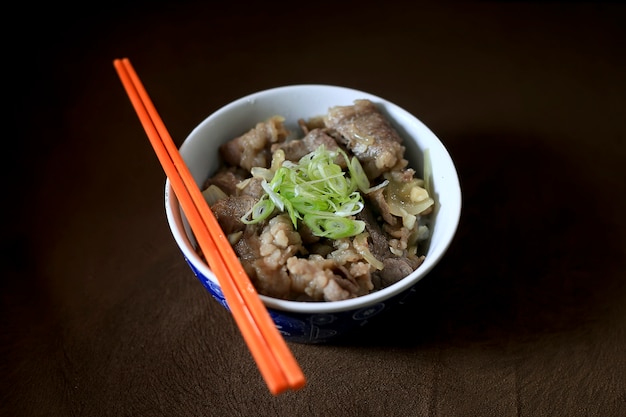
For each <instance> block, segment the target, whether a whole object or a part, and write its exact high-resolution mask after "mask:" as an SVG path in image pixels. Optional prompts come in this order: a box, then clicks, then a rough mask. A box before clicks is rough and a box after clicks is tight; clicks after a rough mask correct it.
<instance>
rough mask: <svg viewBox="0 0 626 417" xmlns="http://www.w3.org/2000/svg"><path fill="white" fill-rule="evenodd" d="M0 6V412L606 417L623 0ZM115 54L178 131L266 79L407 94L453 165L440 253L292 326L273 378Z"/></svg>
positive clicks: (617, 237) (618, 314) (619, 242)
mask: <svg viewBox="0 0 626 417" xmlns="http://www.w3.org/2000/svg"><path fill="white" fill-rule="evenodd" d="M3 17H4V19H3V20H4V25H3V33H4V35H3V43H4V48H3V52H4V58H3V62H4V65H3V67H4V74H5V75H4V80H3V81H4V82H3V85H4V91H5V92H6V93H5V95H4V98H5V103H4V109H5V110H4V112H5V117H4V118H3V119H4V120H5V130H4V135H3V136H4V137H3V144H4V148H3V149H4V150H3V152H2V155H3V156H4V161H3V162H4V163H3V164H1V165H2V171H1V172H2V176H3V179H4V181H3V194H4V199H3V204H2V206H3V207H2V219H3V226H2V232H1V236H2V251H1V253H2V258H1V259H0V260H1V261H2V271H3V272H2V275H1V276H2V279H1V282H0V326H1V327H0V332H1V333H0V338H1V339H0V342H1V345H0V415H2V416H5V415H6V416H50V415H53V416H104V415H111V416H126V415H128V416H130V415H132V416H161V415H163V416H200V415H203V416H207V415H216V416H217V415H220V416H221V415H242V416H244V415H245V416H248V415H263V416H266V415H278V416H296V415H297V416H301V415H302V416H304V415H307V416H308V415H311V416H334V415H337V416H346V417H347V416H359V417H362V416H380V415H398V416H405V415H406V416H408V415H412V416H413V415H414V416H470V415H471V416H554V415H564V416H618V415H623V409H624V406H625V405H626V385H625V382H624V375H626V362H625V356H624V351H625V350H626V285H625V278H626V273H625V272H626V262H625V255H626V221H625V220H624V213H625V210H626V197H625V193H624V190H625V189H626V188H625V183H626V181H625V180H626V175H625V174H626V168H625V163H624V161H625V160H626V159H625V158H626V111H625V110H626V78H625V74H626V54H625V52H624V51H626V7H624V6H623V5H622V4H621V3H619V2H526V3H524V2H497V1H491V2H459V3H453V2H413V3H409V2H396V1H385V2H376V3H374V2H356V1H347V2H328V1H321V2H315V3H306V2H293V3H291V4H290V3H287V4H283V3H282V2H277V3H272V2H263V3H260V2H255V3H251V2H248V3H246V2H210V1H205V2H192V1H180V2H166V1H157V2H147V1H145V2H139V1H132V2H128V3H126V4H121V2H106V3H105V2H96V3H93V2H91V3H86V2H85V3H74V4H73V5H67V4H64V3H53V4H48V5H40V4H37V3H21V4H20V5H17V6H15V7H14V9H13V11H8V9H7V10H6V11H5V13H4V14H3ZM121 57H128V58H130V59H131V61H132V63H133V65H134V67H135V69H136V70H137V72H138V74H139V76H140V77H141V78H142V80H143V82H144V84H145V86H146V88H147V90H148V92H149V93H150V95H151V97H152V99H153V101H154V102H155V104H156V106H157V108H158V109H159V112H160V114H161V116H162V117H163V120H164V122H165V123H166V125H167V126H168V128H169V130H170V133H171V134H172V136H173V138H174V139H175V141H176V142H177V143H179V144H180V143H182V141H183V140H184V138H185V137H186V135H187V134H188V133H189V132H190V131H191V129H192V128H193V127H194V126H195V125H196V124H198V123H199V122H200V121H201V120H202V119H204V118H205V117H206V116H208V115H209V114H210V113H211V112H213V111H215V110H216V109H218V108H219V107H221V106H223V105H225V104H227V103H228V102H230V101H232V100H234V99H236V98H238V97H240V96H242V95H246V94H249V93H252V92H255V91H258V90H262V89H266V88H271V87H276V86H280V85H287V84H299V83H327V84H337V85H343V86H347V87H353V88H357V89H361V90H365V91H368V92H371V93H373V94H376V95H379V96H383V97H385V98H387V99H389V100H391V101H393V102H395V103H396V104H399V105H400V106H402V107H404V108H406V109H407V110H409V111H411V112H412V113H414V114H415V115H416V116H417V117H418V118H420V119H421V120H422V121H423V122H424V123H426V124H427V125H428V126H429V127H430V128H431V129H432V130H433V131H434V132H435V133H436V134H437V135H438V136H439V137H440V138H441V139H442V141H443V142H444V144H445V145H446V147H447V148H448V149H449V151H450V153H451V154H452V156H453V158H454V160H455V162H456V163H457V168H458V170H459V175H460V178H461V186H462V191H463V196H464V197H463V205H464V207H463V216H462V219H461V225H460V227H459V231H458V234H457V237H456V239H455V241H454V243H453V245H452V247H451V248H450V250H449V252H448V254H447V256H446V258H445V259H444V260H443V261H442V262H441V264H440V265H439V266H438V267H437V268H435V270H433V271H432V273H430V274H429V275H428V276H427V277H426V278H425V279H424V280H423V281H422V282H421V283H420V285H419V286H418V289H419V291H418V293H417V294H416V296H415V297H414V299H413V302H412V303H411V304H408V305H405V306H403V307H402V308H400V309H399V310H396V311H392V312H390V313H389V315H387V316H385V317H384V318H383V319H382V320H380V321H377V322H373V323H371V325H370V327H369V328H366V329H364V330H363V331H360V332H357V333H355V334H353V335H351V336H350V337H348V338H346V339H345V340H342V341H339V342H337V343H334V344H332V345H325V346H308V345H291V346H290V347H291V348H292V351H293V352H294V355H295V356H296V358H297V359H298V361H299V363H300V364H301V366H302V368H303V371H304V373H305V375H306V376H307V379H308V384H307V386H306V387H305V388H303V389H302V390H300V391H297V392H289V393H286V394H283V395H281V396H279V397H272V396H271V395H270V394H269V392H268V391H267V388H266V387H265V386H264V384H263V381H262V379H261V377H260V374H259V373H258V370H257V368H256V366H255V364H254V362H253V361H252V359H251V357H250V355H249V353H248V351H247V349H246V346H245V344H244V343H243V340H242V338H241V336H240V334H239V331H238V329H237V327H236V325H235V324H234V322H233V320H232V318H231V317H230V316H229V315H228V313H227V312H226V311H225V310H224V309H223V308H222V307H221V306H220V305H219V304H218V303H217V302H215V301H214V300H213V299H212V298H210V296H209V295H208V293H207V292H206V291H205V290H204V289H203V288H202V286H201V284H200V283H199V282H198V281H197V280H196V279H195V278H194V277H193V275H192V273H191V271H190V270H189V268H188V267H187V265H186V264H185V262H184V260H183V258H182V256H181V254H180V252H179V250H178V248H177V247H176V245H175V242H174V240H173V238H172V236H171V234H170V232H169V229H168V227H167V224H166V220H165V213H164V208H163V185H164V180H165V176H164V174H163V172H162V170H161V168H160V166H159V164H158V162H157V160H156V157H155V156H154V154H153V151H152V149H151V147H150V145H149V142H148V140H147V138H146V136H145V133H144V132H143V130H142V128H141V125H140V124H139V121H138V119H137V116H136V115H135V113H134V111H133V109H132V107H131V105H130V102H129V101H128V98H127V96H126V95H125V92H124V90H123V88H122V86H121V83H120V82H119V79H118V78H117V75H116V73H115V71H114V68H113V65H112V61H113V59H115V58H121ZM620 407H621V408H620Z"/></svg>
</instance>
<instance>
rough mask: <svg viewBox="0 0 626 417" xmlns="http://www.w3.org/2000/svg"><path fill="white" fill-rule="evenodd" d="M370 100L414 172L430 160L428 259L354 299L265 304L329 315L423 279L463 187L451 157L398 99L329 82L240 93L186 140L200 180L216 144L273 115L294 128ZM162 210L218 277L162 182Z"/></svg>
mask: <svg viewBox="0 0 626 417" xmlns="http://www.w3.org/2000/svg"><path fill="white" fill-rule="evenodd" d="M363 98H364V99H369V100H371V101H372V102H374V103H375V104H377V105H378V106H379V108H380V109H381V110H382V112H383V113H384V114H385V115H386V116H387V117H388V118H389V119H390V121H391V123H392V124H393V126H394V127H395V128H396V129H397V130H398V132H399V133H400V135H401V136H402V137H403V138H404V146H405V147H406V153H405V156H406V158H407V159H408V160H409V163H410V166H411V167H413V168H414V169H415V170H416V172H417V173H418V176H421V173H422V172H423V161H424V153H425V152H427V154H428V158H429V160H430V164H431V166H432V177H431V179H430V187H431V190H432V191H431V192H432V193H433V198H434V199H435V211H434V213H433V215H431V216H430V217H431V219H432V221H431V222H430V224H429V226H430V229H431V230H430V233H431V236H430V239H429V242H428V245H427V252H426V259H425V260H424V262H423V263H422V265H420V267H419V268H417V270H415V271H413V273H411V274H410V275H409V276H407V277H406V278H404V279H402V280H400V281H399V282H397V283H395V284H393V285H391V286H389V287H387V288H384V289H381V290H379V291H376V292H374V293H371V294H368V295H365V296H361V297H357V298H354V299H349V300H343V301H332V302H297V301H287V300H279V299H276V298H271V297H266V296H263V295H261V298H262V299H263V302H264V303H265V304H266V306H267V307H270V308H274V309H277V310H283V311H293V312H299V313H313V312H315V313H330V312H338V311H345V310H352V309H357V308H363V307H365V306H367V305H372V304H375V303H378V302H380V301H382V300H385V299H387V298H389V297H392V296H394V295H396V294H398V293H400V292H402V291H404V290H407V289H409V288H411V287H412V286H413V285H415V283H416V282H417V281H418V280H419V279H421V278H422V277H424V276H425V275H426V274H427V273H428V272H429V271H430V270H431V269H432V268H433V267H434V266H435V265H436V264H437V262H439V260H440V259H441V257H442V256H443V255H444V253H445V252H446V250H447V248H448V246H449V244H450V243H451V241H452V239H453V237H454V234H455V233H456V229H457V226H458V222H459V219H460V213H461V190H460V186H459V180H458V175H457V172H456V168H455V166H454V163H453V161H452V159H451V157H450V155H449V153H448V151H447V150H446V148H445V147H444V145H443V144H442V143H441V141H440V140H439V139H438V138H437V137H436V136H435V135H434V133H433V132H432V131H431V130H430V129H429V128H428V127H427V126H425V125H424V124H423V123H422V122H421V121H420V120H419V119H417V118H416V117H415V116H413V115H411V114H410V113H408V112H407V111H405V110H404V109H402V108H400V107H398V106H397V105H395V104H393V103H391V102H389V101H387V100H385V99H383V98H381V97H378V96H375V95H372V94H369V93H366V92H363V91H359V90H354V89H350V88H345V87H337V86H329V85H293V86H285V87H278V88H274V89H270V90H265V91H261V92H258V93H254V94H251V95H249V96H246V97H243V98H240V99H238V100H236V101H234V102H232V103H230V104H228V105H226V106H224V107H222V108H220V109H219V110H217V111H216V112H214V113H213V114H211V115H210V116H208V117H207V118H206V119H205V120H203V121H202V122H201V123H200V124H199V125H198V126H197V127H196V128H195V129H193V130H192V132H191V133H190V134H189V135H188V137H187V138H186V139H185V141H184V142H183V144H182V146H181V148H180V152H181V155H182V157H183V159H184V160H185V162H186V163H187V165H188V167H189V170H190V171H191V174H192V175H193V177H194V179H195V180H196V182H197V183H198V184H199V185H200V184H202V183H203V182H204V181H205V180H206V178H208V177H209V175H211V174H213V172H214V171H215V170H216V169H217V167H218V165H219V161H218V158H219V155H218V151H217V149H218V147H219V145H220V144H222V143H224V142H226V141H228V140H231V139H233V138H235V137H237V136H239V135H241V134H242V133H244V132H246V131H248V130H249V129H250V128H252V127H254V126H255V125H256V124H257V123H258V122H260V121H264V120H265V119H267V118H269V117H271V116H274V115H281V116H284V117H285V125H286V127H287V128H288V129H290V131H292V132H294V133H296V134H298V127H297V126H298V125H297V121H298V119H301V118H304V119H307V118H309V117H314V116H320V115H323V114H325V113H327V112H328V109H329V108H330V107H333V106H337V105H351V104H353V102H354V100H356V99H363ZM165 188H166V189H165V197H166V199H165V200H166V201H165V208H166V214H167V219H168V222H169V225H170V228H171V230H172V234H173V236H174V238H175V240H176V242H177V244H178V245H179V247H180V249H181V251H182V252H183V255H184V256H185V258H186V259H187V260H188V261H189V262H191V263H192V264H193V265H194V266H195V267H196V268H197V269H198V270H199V271H200V272H201V273H202V274H203V275H204V276H205V277H207V278H208V279H210V280H212V281H214V282H217V279H216V277H215V276H214V274H213V273H212V272H211V270H210V269H209V267H208V266H207V265H206V264H205V263H204V262H203V261H202V260H201V258H200V257H199V256H198V254H197V253H196V251H195V249H194V247H195V241H194V239H193V234H192V233H191V230H190V228H189V225H188V223H187V221H186V219H185V217H184V214H182V213H181V210H180V207H179V204H178V200H177V199H176V196H175V195H174V193H173V191H172V190H171V188H170V184H169V181H166V187H165Z"/></svg>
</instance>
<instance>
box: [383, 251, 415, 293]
mask: <svg viewBox="0 0 626 417" xmlns="http://www.w3.org/2000/svg"><path fill="white" fill-rule="evenodd" d="M383 264H384V265H385V267H384V268H383V269H382V270H381V271H380V279H381V285H382V286H383V288H384V287H388V286H389V285H391V284H394V283H396V282H398V281H400V280H401V279H402V278H404V277H406V276H407V275H409V274H410V273H411V272H413V269H414V268H413V267H412V266H411V264H410V263H409V261H408V260H407V259H405V258H395V257H390V258H387V259H385V260H383Z"/></svg>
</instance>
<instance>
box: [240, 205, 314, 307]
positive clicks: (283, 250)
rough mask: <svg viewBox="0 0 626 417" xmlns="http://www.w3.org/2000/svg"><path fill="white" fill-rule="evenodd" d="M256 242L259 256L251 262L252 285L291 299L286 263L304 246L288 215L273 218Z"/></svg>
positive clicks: (266, 292) (274, 295)
mask: <svg viewBox="0 0 626 417" xmlns="http://www.w3.org/2000/svg"><path fill="white" fill-rule="evenodd" d="M258 242H259V247H258V248H259V250H258V258H257V259H255V260H254V261H253V263H252V266H253V267H254V270H255V272H254V285H255V287H256V288H257V290H258V291H259V293H261V294H264V295H267V296H269V297H276V298H283V299H290V298H293V295H292V285H291V279H290V277H289V275H288V274H287V270H286V268H285V264H286V263H287V260H288V259H289V258H291V257H293V256H295V255H296V254H298V253H301V252H302V251H303V247H302V241H301V239H300V235H299V234H298V232H296V231H295V230H294V229H293V224H292V223H291V219H290V218H289V216H288V215H286V214H279V215H277V216H275V217H273V218H272V219H271V220H270V221H269V222H268V224H267V225H266V226H265V227H264V228H263V231H262V232H261V235H260V236H259V238H258Z"/></svg>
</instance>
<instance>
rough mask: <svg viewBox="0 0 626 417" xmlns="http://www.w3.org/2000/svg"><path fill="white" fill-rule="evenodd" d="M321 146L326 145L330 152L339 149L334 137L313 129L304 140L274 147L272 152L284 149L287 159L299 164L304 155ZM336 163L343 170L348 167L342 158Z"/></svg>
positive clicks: (291, 141)
mask: <svg viewBox="0 0 626 417" xmlns="http://www.w3.org/2000/svg"><path fill="white" fill-rule="evenodd" d="M320 145H324V146H325V147H326V149H327V150H329V151H335V150H337V149H339V145H338V144H337V141H336V140H335V139H334V138H333V137H332V136H329V135H328V134H326V132H324V130H322V129H313V130H311V131H310V132H309V133H307V135H306V136H305V137H303V138H302V139H295V140H290V141H287V142H281V143H277V144H274V145H272V152H275V151H276V150H277V149H282V150H283V151H284V152H285V159H287V160H289V161H293V162H297V161H299V160H300V158H302V157H303V156H304V155H307V154H309V153H311V152H313V151H315V150H316V149H317V148H319V147H320ZM335 163H336V164H337V165H340V166H341V167H342V168H345V167H346V161H345V159H344V158H343V157H342V156H338V157H337V159H336V160H335Z"/></svg>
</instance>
